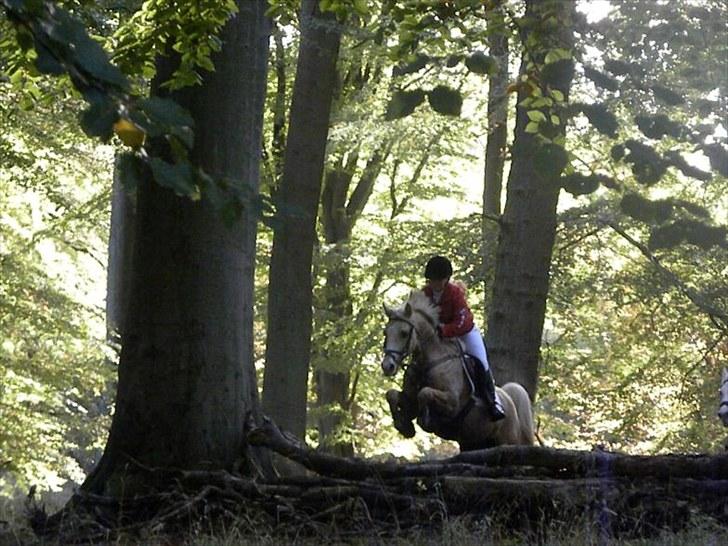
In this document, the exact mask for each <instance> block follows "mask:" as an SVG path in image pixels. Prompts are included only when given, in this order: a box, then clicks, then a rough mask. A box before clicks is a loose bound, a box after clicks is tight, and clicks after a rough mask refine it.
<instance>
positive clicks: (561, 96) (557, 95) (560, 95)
mask: <svg viewBox="0 0 728 546" xmlns="http://www.w3.org/2000/svg"><path fill="white" fill-rule="evenodd" d="M550 95H551V96H552V97H553V98H554V100H555V101H556V102H564V101H565V100H566V97H564V94H563V93H562V92H561V91H559V90H558V89H552V90H551V92H550Z"/></svg>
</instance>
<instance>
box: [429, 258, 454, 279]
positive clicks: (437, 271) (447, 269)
mask: <svg viewBox="0 0 728 546" xmlns="http://www.w3.org/2000/svg"><path fill="white" fill-rule="evenodd" d="M450 277H452V264H451V263H450V260H448V259H447V258H445V256H433V257H432V258H430V259H429V260H428V261H427V265H426V266H425V278H426V279H429V280H433V281H440V280H442V279H448V278H450Z"/></svg>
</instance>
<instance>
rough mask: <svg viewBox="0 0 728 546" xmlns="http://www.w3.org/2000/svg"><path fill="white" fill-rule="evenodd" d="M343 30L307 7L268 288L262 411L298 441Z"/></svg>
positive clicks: (312, 0) (314, 6)
mask: <svg viewBox="0 0 728 546" xmlns="http://www.w3.org/2000/svg"><path fill="white" fill-rule="evenodd" d="M340 39H341V36H340V29H339V26H338V23H337V22H336V21H335V19H334V18H333V17H331V16H330V14H329V15H326V16H322V15H321V13H320V12H319V9H318V0H304V1H303V3H302V6H301V45H300V49H299V54H298V65H297V68H296V81H295V83H294V86H293V95H292V102H291V115H290V123H289V131H288V140H287V142H286V150H285V159H284V166H283V177H282V179H281V184H280V187H279V188H278V190H277V192H276V204H277V206H278V225H277V226H276V228H275V233H274V237H273V249H272V253H271V262H270V282H269V285H268V332H267V338H266V355H265V360H266V365H265V376H264V384H263V409H264V410H265V412H266V414H268V415H269V416H271V417H272V418H273V419H274V420H275V421H276V422H277V423H279V424H280V425H281V426H282V427H284V428H285V429H287V430H290V431H292V432H293V433H295V434H296V435H298V436H301V437H303V436H304V434H305V430H306V400H307V394H308V368H309V362H310V356H311V355H310V352H311V329H312V309H311V308H312V293H311V289H312V286H311V266H312V256H313V249H314V245H315V243H316V217H317V214H318V205H319V195H320V193H321V178H322V175H323V169H324V157H325V152H326V141H327V138H328V130H329V115H330V113H331V101H332V97H333V93H334V87H335V82H336V61H337V57H338V52H339V43H340Z"/></svg>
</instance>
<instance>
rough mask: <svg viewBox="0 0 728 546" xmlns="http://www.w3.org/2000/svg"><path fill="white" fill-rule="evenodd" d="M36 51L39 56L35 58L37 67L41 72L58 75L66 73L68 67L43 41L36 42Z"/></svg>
mask: <svg viewBox="0 0 728 546" xmlns="http://www.w3.org/2000/svg"><path fill="white" fill-rule="evenodd" d="M35 51H36V53H37V55H38V57H37V58H36V59H35V67H36V68H37V69H38V71H39V72H40V73H41V74H50V75H52V76H58V75H60V74H64V73H65V72H66V69H65V68H64V67H63V65H62V64H61V63H59V62H58V60H57V59H56V58H55V57H54V56H53V53H51V51H50V50H49V49H48V48H47V47H45V46H44V45H43V44H41V43H36V46H35Z"/></svg>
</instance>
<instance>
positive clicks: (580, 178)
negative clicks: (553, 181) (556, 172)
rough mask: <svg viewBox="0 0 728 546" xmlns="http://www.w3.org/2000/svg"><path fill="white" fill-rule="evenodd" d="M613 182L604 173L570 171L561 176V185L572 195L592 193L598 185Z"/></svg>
mask: <svg viewBox="0 0 728 546" xmlns="http://www.w3.org/2000/svg"><path fill="white" fill-rule="evenodd" d="M601 183H603V184H605V185H609V184H610V183H611V184H613V183H614V181H613V180H612V179H611V178H610V177H608V176H605V175H600V174H591V175H585V174H580V173H570V174H567V175H565V176H562V177H561V187H562V188H564V190H566V191H567V192H569V193H570V194H572V195H587V194H590V193H594V192H595V191H597V189H598V188H599V185H600V184H601Z"/></svg>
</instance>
